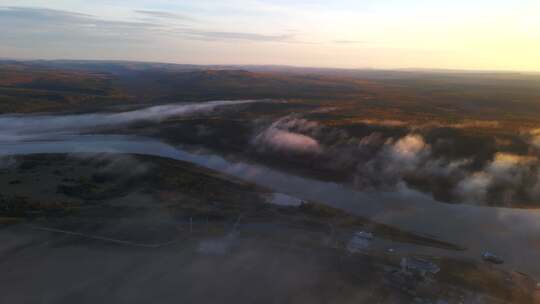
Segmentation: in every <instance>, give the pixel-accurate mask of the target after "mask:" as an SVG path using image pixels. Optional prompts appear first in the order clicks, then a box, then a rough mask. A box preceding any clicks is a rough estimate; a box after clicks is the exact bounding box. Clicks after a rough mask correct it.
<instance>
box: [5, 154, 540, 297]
mask: <svg viewBox="0 0 540 304" xmlns="http://www.w3.org/2000/svg"><path fill="white" fill-rule="evenodd" d="M128 168H129V170H128V171H129V172H130V174H125V173H126V172H127V171H126V170H127V169H128ZM0 185H1V186H2V189H8V190H7V191H3V192H2V195H3V196H2V201H1V207H2V208H1V210H2V211H1V216H2V218H3V220H2V221H3V222H4V224H3V227H2V228H1V229H0V239H2V240H3V241H2V246H1V247H0V268H1V269H2V272H3V273H4V274H5V275H4V276H3V277H2V281H3V283H2V284H3V285H5V284H9V285H10V286H11V288H10V291H8V292H4V293H2V295H1V296H0V297H1V299H3V301H7V302H10V303H24V302H27V301H35V300H36V299H37V298H41V299H45V300H46V301H53V302H56V303H64V302H65V303H68V302H70V301H75V300H77V301H82V302H83V303H86V302H87V301H100V302H111V303H112V302H114V303H119V302H120V303H124V302H125V303H128V302H129V303H133V302H140V301H146V300H149V299H154V300H155V299H156V298H155V297H156V294H159V296H158V298H159V300H160V302H163V303H168V302H171V301H176V302H177V301H179V300H186V301H202V302H204V303H211V302H212V301H214V300H216V299H223V298H226V299H231V300H232V299H237V300H238V301H240V302H244V301H246V303H249V302H251V301H262V302H265V303H266V302H269V303H270V302H273V301H280V302H286V303H287V302H294V303H304V302H305V303H308V302H311V301H312V300H314V299H320V298H321V297H323V298H324V297H333V301H334V300H335V301H337V303H351V301H353V302H354V301H357V300H363V301H385V302H388V303H392V301H410V300H412V299H414V298H418V299H420V300H422V301H425V303H428V301H432V302H433V301H436V300H445V301H448V303H458V301H463V300H466V299H472V298H473V297H474V298H476V299H480V298H481V299H483V300H481V301H484V302H479V303H507V302H508V303H535V301H536V300H535V299H536V298H535V297H536V296H535V292H534V289H535V284H536V283H535V282H534V281H533V280H531V279H529V278H528V277H526V276H524V275H521V274H518V273H507V272H505V271H502V270H499V269H497V268H494V267H491V266H489V267H488V265H482V264H478V263H476V262H473V261H467V260H458V259H449V258H442V257H436V256H428V257H424V258H427V259H429V260H431V261H433V262H434V263H436V264H438V265H439V267H440V268H441V271H440V272H439V273H437V274H435V276H434V277H433V278H430V279H429V280H428V281H424V279H420V278H417V279H414V280H412V281H411V279H407V280H408V282H407V283H405V282H404V281H403V279H405V278H406V277H403V274H401V273H400V271H399V269H400V266H399V263H400V259H401V258H402V257H403V254H406V253H401V252H399V251H398V252H391V253H389V252H386V251H385V250H386V249H385V246H392V245H391V244H392V243H393V242H397V243H409V244H412V245H413V246H420V247H423V246H427V247H435V248H441V249H445V250H460V249H459V248H458V247H455V246H453V245H451V244H445V243H441V242H439V241H436V240H429V239H426V238H424V237H420V236H416V235H414V234H410V233H407V232H404V231H399V230H395V229H392V228H390V227H387V226H383V225H378V224H376V223H372V222H370V221H369V220H366V219H362V218H357V217H354V216H351V215H347V214H346V213H343V212H341V211H339V210H336V209H333V208H330V207H324V206H322V205H318V204H316V203H307V202H306V203H304V204H302V205H300V206H278V205H272V204H270V203H269V201H268V198H269V196H270V195H271V193H270V192H268V191H267V190H265V189H263V188H260V187H258V186H255V185H253V184H248V183H245V182H241V181H238V180H236V179H235V178H231V177H228V176H226V175H223V174H219V173H216V172H213V171H209V170H207V169H202V168H200V167H197V166H194V165H191V164H188V163H183V162H178V161H172V160H167V159H161V158H155V157H143V156H137V155H110V154H97V155H95V154H73V155H34V156H26V157H22V156H20V157H16V158H14V159H13V160H12V162H11V164H10V166H8V167H5V168H4V169H3V170H2V171H1V172H0ZM7 185H11V186H9V187H6V186H7ZM13 200H16V204H12V202H13ZM23 202H24V203H23ZM360 230H363V231H370V232H372V233H373V234H374V235H375V236H376V239H375V240H373V241H372V245H370V246H369V247H366V248H364V249H362V250H361V253H358V252H356V251H355V252H352V253H351V251H350V249H348V248H350V237H351V235H353V233H354V232H355V231H360ZM397 243H396V244H397ZM381 244H385V245H381ZM386 248H388V247H386ZM407 255H408V254H407ZM270 268H271V269H270ZM36 269H40V271H39V272H37V273H36V272H35V270H36ZM126 269H130V270H129V273H130V274H131V275H128V276H126V272H125V271H126ZM458 269H459V270H458ZM50 273H55V279H54V280H50V277H49V274H50ZM231 277H232V278H234V279H233V280H231V279H230V278H231ZM73 280H75V281H76V282H77V283H76V284H71V283H68V282H73ZM416 280H418V281H416ZM8 282H9V283H8ZM270 282H274V283H272V284H271V285H272V286H274V287H273V288H272V289H271V290H267V292H263V290H265V288H264V286H268V284H269V283H270ZM276 282H279V283H277V284H276ZM44 284H45V285H46V286H47V288H42V287H43V286H44ZM201 284H202V285H204V286H208V285H212V286H215V293H213V294H214V296H210V297H208V295H207V294H206V292H203V290H199V289H197V288H196V286H202V285H201ZM104 286H110V288H105V287H104ZM247 286H249V290H252V289H256V290H259V291H260V292H257V293H251V292H250V293H249V294H246V293H245V292H244V291H243V290H246V287H247ZM140 288H142V289H145V290H148V291H149V292H148V293H143V294H138V295H137V296H135V295H134V294H133V290H139V289H140ZM313 288H314V290H317V291H316V292H315V293H313V292H309V293H308V292H307V290H308V289H309V290H312V289H313ZM22 289H24V290H25V291H26V292H21V290H22ZM156 290H160V292H159V293H156ZM335 294H339V295H340V297H339V298H337V299H336V298H334V296H335ZM255 295H257V298H252V297H253V296H255ZM479 295H481V297H480V298H479ZM148 297H151V298H148ZM417 301H418V300H417Z"/></svg>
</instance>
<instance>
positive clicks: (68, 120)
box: [0, 100, 268, 142]
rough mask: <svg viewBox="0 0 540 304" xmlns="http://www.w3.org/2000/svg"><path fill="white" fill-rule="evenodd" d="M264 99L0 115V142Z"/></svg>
mask: <svg viewBox="0 0 540 304" xmlns="http://www.w3.org/2000/svg"><path fill="white" fill-rule="evenodd" d="M265 101H266V102H268V100H232V101H221V100H220V101H210V102H201V103H189V104H173V105H162V106H154V107H149V108H144V109H139V110H134V111H128V112H120V113H92V114H80V115H58V116H56V115H35V116H27V115H4V116H0V142H2V141H4V142H7V141H20V140H39V139H42V138H46V137H51V136H54V135H59V134H73V133H77V132H88V131H92V130H100V129H107V128H113V127H118V126H125V125H129V124H133V123H139V122H153V123H158V122H160V121H163V120H165V119H168V118H173V117H183V116H188V115H202V114H211V113H216V112H218V111H219V110H222V109H224V107H227V106H234V105H241V104H249V103H255V102H265Z"/></svg>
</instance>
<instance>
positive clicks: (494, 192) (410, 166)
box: [251, 115, 540, 207]
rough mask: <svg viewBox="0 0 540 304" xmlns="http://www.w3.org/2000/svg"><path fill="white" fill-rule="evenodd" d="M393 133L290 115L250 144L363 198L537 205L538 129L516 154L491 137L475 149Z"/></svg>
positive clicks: (440, 135) (452, 136) (412, 132)
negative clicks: (404, 195)
mask: <svg viewBox="0 0 540 304" xmlns="http://www.w3.org/2000/svg"><path fill="white" fill-rule="evenodd" d="M473 125H474V124H473ZM368 126H369V125H368ZM391 127H392V128H396V127H397V128H399V131H396V132H393V133H392V134H389V133H384V132H378V131H373V132H371V133H368V134H367V135H364V136H353V135H351V134H350V133H349V132H348V131H347V130H343V129H339V128H334V127H329V126H325V125H321V124H319V123H317V122H314V121H309V120H307V119H305V118H302V117H301V116H299V115H289V116H286V117H283V118H281V119H279V120H277V121H275V122H273V123H271V124H269V125H267V126H264V127H259V131H257V132H256V133H255V135H254V136H253V138H252V141H251V144H252V149H253V150H254V151H256V153H259V154H262V155H266V156H268V157H272V158H281V159H284V160H287V161H292V162H296V163H300V164H301V165H304V166H309V167H312V168H318V169H320V170H321V171H323V172H327V173H328V174H329V175H332V174H336V175H343V174H345V175H346V176H347V179H348V182H349V183H350V184H352V185H354V187H356V188H358V189H362V190H364V191H381V190H382V191H398V190H399V189H403V187H404V186H405V187H411V188H414V189H417V190H421V191H422V192H426V193H431V194H432V195H433V196H434V197H435V198H436V199H437V200H440V201H445V202H466V203H472V204H487V205H496V206H508V207H511V206H519V207H531V206H535V205H536V204H537V203H538V202H540V130H534V131H530V132H527V133H524V134H521V135H519V136H520V137H521V138H522V141H523V143H524V144H525V145H528V148H527V149H526V152H525V153H516V152H512V151H509V150H508V149H505V147H504V146H502V145H499V144H498V143H497V140H496V139H495V138H488V139H486V138H482V140H480V141H478V142H474V139H471V138H466V135H467V134H466V131H463V130H459V131H456V130H455V129H453V130H448V129H435V128H423V129H416V128H414V127H410V128H408V127H404V126H402V125H397V124H396V123H392V124H391ZM460 128H461V127H460ZM441 130H442V131H441ZM457 132H461V133H457ZM464 138H465V140H464Z"/></svg>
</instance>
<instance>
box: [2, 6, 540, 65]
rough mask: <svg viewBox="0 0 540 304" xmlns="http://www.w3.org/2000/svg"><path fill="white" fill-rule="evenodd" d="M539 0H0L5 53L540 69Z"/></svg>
mask: <svg viewBox="0 0 540 304" xmlns="http://www.w3.org/2000/svg"><path fill="white" fill-rule="evenodd" d="M539 16H540V1H539V0H512V1H508V0H505V1H501V0H491V1H487V0H453V1H442V0H333V1H330V0H325V1H323V0H298V1H290V0H273V1H271V0H176V1H173V0H118V1H113V0H92V1H88V0H69V1H68V0H46V1H41V0H15V1H14V0H7V1H6V0H0V28H1V29H2V30H0V57H2V58H16V59H108V60H135V61H152V62H171V63H187V64H256V65H293V66H312V67H337V68H381V69H397V68H438V69H467V70H516V71H536V72H538V71H540V17H539Z"/></svg>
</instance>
